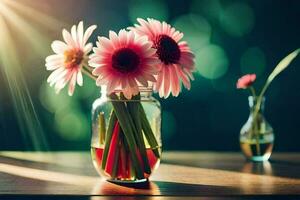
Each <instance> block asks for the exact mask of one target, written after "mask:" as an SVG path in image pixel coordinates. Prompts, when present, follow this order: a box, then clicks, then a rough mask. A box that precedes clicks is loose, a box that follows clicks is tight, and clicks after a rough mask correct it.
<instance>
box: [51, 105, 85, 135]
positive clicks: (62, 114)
mask: <svg viewBox="0 0 300 200" xmlns="http://www.w3.org/2000/svg"><path fill="white" fill-rule="evenodd" d="M54 125H55V128H56V129H57V131H58V134H59V135H60V136H61V137H62V138H63V139H65V140H70V141H80V140H83V139H85V138H86V137H87V136H88V134H87V133H88V130H89V123H88V120H87V118H86V117H85V116H84V115H83V114H82V112H80V111H78V110H77V107H70V108H64V109H62V110H59V111H58V112H56V113H55V124H54Z"/></svg>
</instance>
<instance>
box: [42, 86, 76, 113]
mask: <svg viewBox="0 0 300 200" xmlns="http://www.w3.org/2000/svg"><path fill="white" fill-rule="evenodd" d="M39 99H40V102H41V104H42V105H43V107H44V108H46V109H47V110H48V111H49V112H52V113H55V112H56V111H58V110H60V109H64V108H65V107H67V106H69V105H70V104H71V103H72V99H71V97H69V96H68V95H67V93H66V92H65V91H61V92H60V93H59V94H56V93H55V90H54V88H53V87H50V86H49V84H48V83H47V82H46V81H45V82H43V84H42V85H41V87H40V93H39Z"/></svg>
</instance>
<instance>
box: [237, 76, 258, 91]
mask: <svg viewBox="0 0 300 200" xmlns="http://www.w3.org/2000/svg"><path fill="white" fill-rule="evenodd" d="M255 79H256V75H255V74H246V75H244V76H242V77H241V78H239V80H238V81H237V83H236V87H237V88H238V89H246V88H248V87H250V86H251V85H252V84H253V83H254V81H255Z"/></svg>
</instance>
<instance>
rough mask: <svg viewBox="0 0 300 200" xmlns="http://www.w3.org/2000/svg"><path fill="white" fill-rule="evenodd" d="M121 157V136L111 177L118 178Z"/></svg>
mask: <svg viewBox="0 0 300 200" xmlns="http://www.w3.org/2000/svg"><path fill="white" fill-rule="evenodd" d="M119 157H120V136H119V138H118V145H117V148H116V153H115V157H114V163H113V168H112V173H111V177H112V178H116V177H117V175H118V174H117V173H118V167H120V166H119Z"/></svg>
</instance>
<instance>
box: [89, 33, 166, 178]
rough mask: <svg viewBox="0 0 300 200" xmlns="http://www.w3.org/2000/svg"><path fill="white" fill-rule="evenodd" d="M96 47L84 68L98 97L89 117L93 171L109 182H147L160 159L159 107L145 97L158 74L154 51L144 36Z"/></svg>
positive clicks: (113, 38) (112, 37) (114, 37)
mask: <svg viewBox="0 0 300 200" xmlns="http://www.w3.org/2000/svg"><path fill="white" fill-rule="evenodd" d="M96 44H97V47H95V48H93V51H94V53H93V54H92V55H91V56H90V61H89V65H90V66H92V67H94V70H93V72H92V73H93V75H95V76H96V77H97V80H96V84H97V85H98V86H101V93H102V95H101V97H100V98H99V99H98V100H96V101H95V102H94V104H93V111H92V113H93V119H95V123H94V125H93V139H92V145H91V146H92V156H93V160H94V165H95V167H96V169H97V170H98V172H99V174H100V175H101V176H103V177H105V178H106V179H108V180H110V181H113V182H126V181H127V182H141V181H146V180H147V179H148V177H149V176H150V175H151V173H152V171H154V170H155V169H156V168H157V167H158V165H159V162H160V155H161V153H160V148H161V141H160V121H161V111H160V106H159V102H158V101H157V100H155V99H154V98H153V97H152V96H151V92H145V94H144V89H147V88H149V86H150V87H151V86H152V85H153V83H154V82H155V81H156V78H155V76H156V75H157V74H158V72H159V69H158V67H157V64H158V62H159V60H158V58H157V57H156V50H155V49H154V48H152V46H153V43H152V42H151V41H149V40H148V38H147V37H146V36H143V37H142V36H138V35H136V34H135V33H134V32H132V31H125V30H121V31H120V32H119V33H118V34H117V33H115V32H113V31H110V32H109V38H106V37H98V41H97V43H96ZM150 89H152V88H150ZM145 108H147V109H145ZM105 124H108V126H107V127H108V128H107V127H106V126H105Z"/></svg>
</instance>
